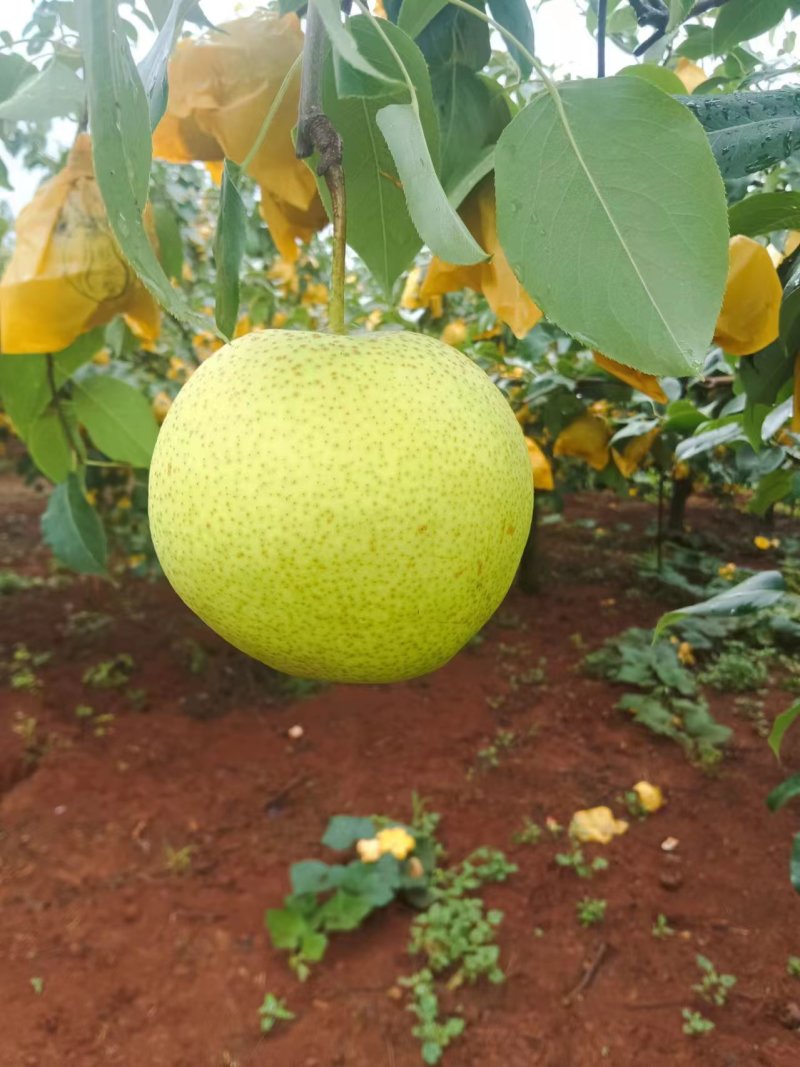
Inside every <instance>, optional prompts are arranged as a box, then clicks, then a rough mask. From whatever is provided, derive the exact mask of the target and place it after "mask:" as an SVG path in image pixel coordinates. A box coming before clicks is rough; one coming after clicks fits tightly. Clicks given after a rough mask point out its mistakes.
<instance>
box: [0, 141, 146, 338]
mask: <svg viewBox="0 0 800 1067" xmlns="http://www.w3.org/2000/svg"><path fill="white" fill-rule="evenodd" d="M147 222H148V218H147V213H146V214H145V223H146V224H147ZM148 228H149V229H150V230H151V231H152V232H151V239H152V241H153V243H154V244H155V243H156V239H155V233H154V231H153V230H152V226H149V227H148ZM16 235H17V241H16V245H15V247H14V253H13V255H12V257H11V262H10V263H9V264H8V267H7V268H6V271H5V274H4V275H3V278H2V281H0V351H2V352H5V353H36V352H38V353H42V352H59V351H60V350H61V349H62V348H66V347H67V346H68V345H70V344H72V342H73V341H74V340H75V339H76V337H79V336H80V335H81V334H82V333H86V332H87V331H88V330H92V329H94V327H95V326H102V325H103V324H105V323H107V322H110V321H111V320H112V319H113V318H115V317H116V316H117V315H120V314H121V315H123V316H124V318H125V321H126V322H127V323H128V325H129V326H130V328H131V329H132V330H133V331H134V332H135V333H137V334H138V335H139V336H140V337H141V338H142V339H143V340H145V341H153V340H155V338H156V337H157V336H158V333H159V327H160V323H161V313H160V311H159V309H158V305H157V304H156V302H155V300H154V299H153V297H152V296H151V295H150V294H149V293H148V292H147V290H146V289H145V288H144V286H143V285H142V283H141V282H140V281H139V279H138V278H137V277H136V274H135V273H134V271H133V269H132V268H131V267H130V266H129V265H128V263H127V262H126V260H125V258H124V256H123V255H122V252H121V251H120V248H119V245H118V244H117V242H116V239H115V238H114V235H113V234H112V232H111V228H110V226H109V224H108V216H107V215H106V209H105V204H104V203H103V198H102V196H101V193H100V189H99V187H98V185H97V182H96V180H95V176H94V166H93V163H92V145H91V140H90V138H89V135H88V134H86V133H82V134H79V135H78V138H77V140H76V141H75V144H74V146H73V148H72V151H71V152H70V154H69V158H68V160H67V164H66V166H65V167H64V169H63V170H62V171H61V172H60V173H58V174H56V176H55V177H54V178H51V179H50V180H49V181H47V182H45V183H44V184H43V185H42V186H41V187H40V189H39V190H38V192H37V193H36V195H35V196H34V198H33V200H32V201H31V202H30V204H28V205H27V207H25V208H23V209H22V211H21V212H20V214H19V218H18V219H17V224H16Z"/></svg>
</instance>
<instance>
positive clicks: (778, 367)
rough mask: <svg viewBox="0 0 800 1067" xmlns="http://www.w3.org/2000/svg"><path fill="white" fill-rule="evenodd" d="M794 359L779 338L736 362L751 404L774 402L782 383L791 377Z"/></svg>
mask: <svg viewBox="0 0 800 1067" xmlns="http://www.w3.org/2000/svg"><path fill="white" fill-rule="evenodd" d="M793 365H794V360H793V359H792V358H791V357H790V356H789V354H788V352H787V351H786V347H785V346H784V344H783V342H782V341H780V340H777V341H773V342H772V344H771V345H768V346H767V347H766V348H764V349H762V351H761V352H757V353H756V354H755V355H754V356H748V357H747V359H740V360H739V361H738V362H737V371H738V373H739V377H740V379H741V382H742V385H743V387H744V391H745V392H746V393H747V399H748V400H749V401H750V402H751V403H753V404H774V402H775V399H776V397H777V396H778V392H779V390H780V388H781V386H782V385H784V384H785V383H786V382H788V381H789V380H790V378H791V377H792V369H793Z"/></svg>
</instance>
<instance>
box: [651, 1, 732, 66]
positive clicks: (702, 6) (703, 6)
mask: <svg viewBox="0 0 800 1067" xmlns="http://www.w3.org/2000/svg"><path fill="white" fill-rule="evenodd" d="M727 2H728V0H699V2H698V3H696V4H695V5H694V7H693V8H692V10H691V11H690V12H689V14H688V15H687V16H686V19H687V20H688V19H693V18H697V17H698V16H700V15H705V13H706V12H707V11H711V10H712V9H713V8H715V7H724V6H725V4H727ZM639 22H640V24H642V20H641V19H640V20H639ZM666 32H667V23H664V24H663V25H659V27H658V29H657V30H656V32H655V33H654V34H652V36H650V37H648V38H647V40H646V41H642V43H641V44H640V45H639V46H638V47H637V48H635V49H634V52H633V54H634V55H635V56H641V55H644V53H645V52H646V51H648V49H650V48H652V47H653V45H654V44H657V43H658V42H659V41H660V40H661V38H662V37H663V36H664V35H665V34H666Z"/></svg>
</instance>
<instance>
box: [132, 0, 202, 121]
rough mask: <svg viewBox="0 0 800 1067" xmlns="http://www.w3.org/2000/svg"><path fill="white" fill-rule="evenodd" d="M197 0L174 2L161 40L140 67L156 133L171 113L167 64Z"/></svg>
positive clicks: (161, 29) (161, 31)
mask: <svg viewBox="0 0 800 1067" xmlns="http://www.w3.org/2000/svg"><path fill="white" fill-rule="evenodd" d="M196 6H197V0H172V3H171V4H170V8H169V12H168V14H167V16H166V18H165V19H164V21H163V22H162V24H161V26H160V28H159V31H158V36H157V37H156V39H155V41H154V42H153V45H152V47H151V49H150V51H149V52H148V53H147V55H146V56H145V57H144V59H143V60H142V61H141V63H140V64H139V75H140V77H141V79H142V85H143V86H144V91H145V93H146V94H147V103H148V107H149V109H150V126H151V128H152V129H155V128H156V126H157V125H158V123H159V121H160V119H161V116H162V115H163V114H164V112H165V111H166V110H167V64H168V62H169V57H170V55H171V54H172V50H173V49H174V47H175V42H176V41H177V40H178V34H179V33H180V32H181V27H182V26H183V23H184V20H185V18H186V16H187V15H188V14H189V12H190V11H191V10H192V8H193V7H196Z"/></svg>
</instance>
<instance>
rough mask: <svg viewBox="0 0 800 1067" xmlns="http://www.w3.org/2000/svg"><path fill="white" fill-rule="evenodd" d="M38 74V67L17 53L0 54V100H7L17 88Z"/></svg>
mask: <svg viewBox="0 0 800 1067" xmlns="http://www.w3.org/2000/svg"><path fill="white" fill-rule="evenodd" d="M35 74H36V67H34V65H33V63H29V62H28V61H27V59H24V58H23V57H22V56H21V55H19V53H17V52H0V100H7V99H8V98H9V97H10V96H12V95H13V94H14V93H15V92H16V90H17V88H18V87H19V86H20V85H22V83H23V82H25V81H27V80H28V78H32V77H33V76H34V75H35Z"/></svg>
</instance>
